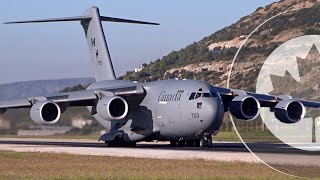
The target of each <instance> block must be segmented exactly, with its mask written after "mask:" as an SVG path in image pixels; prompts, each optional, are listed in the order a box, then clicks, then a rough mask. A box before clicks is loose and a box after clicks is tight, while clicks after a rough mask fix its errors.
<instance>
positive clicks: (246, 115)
mask: <svg viewBox="0 0 320 180" xmlns="http://www.w3.org/2000/svg"><path fill="white" fill-rule="evenodd" d="M259 109H260V103H259V101H258V100H257V99H256V98H255V97H253V96H248V95H247V96H237V97H235V98H234V99H233V100H232V102H231V104H230V112H231V114H232V115H233V116H234V117H236V118H238V119H242V120H251V119H255V118H256V117H257V116H258V115H259Z"/></svg>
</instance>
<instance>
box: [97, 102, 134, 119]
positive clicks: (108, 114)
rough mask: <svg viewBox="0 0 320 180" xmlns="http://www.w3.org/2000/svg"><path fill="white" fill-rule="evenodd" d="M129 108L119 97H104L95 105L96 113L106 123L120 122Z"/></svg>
mask: <svg viewBox="0 0 320 180" xmlns="http://www.w3.org/2000/svg"><path fill="white" fill-rule="evenodd" d="M128 111H129V106H128V103H127V102H126V100H124V99H123V98H122V97H120V96H106V97H104V98H102V99H101V100H100V101H99V102H98V104H97V113H98V114H99V116H101V117H102V118H103V119H105V120H108V121H113V120H121V119H123V118H125V117H126V116H127V114H128Z"/></svg>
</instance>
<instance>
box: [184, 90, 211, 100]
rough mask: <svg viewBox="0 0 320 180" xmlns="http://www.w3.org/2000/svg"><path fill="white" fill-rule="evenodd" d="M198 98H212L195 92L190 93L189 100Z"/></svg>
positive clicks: (208, 94)
mask: <svg viewBox="0 0 320 180" xmlns="http://www.w3.org/2000/svg"><path fill="white" fill-rule="evenodd" d="M200 97H204V98H211V97H212V96H211V94H210V93H196V92H193V93H191V95H190V97H189V100H194V99H198V98H200Z"/></svg>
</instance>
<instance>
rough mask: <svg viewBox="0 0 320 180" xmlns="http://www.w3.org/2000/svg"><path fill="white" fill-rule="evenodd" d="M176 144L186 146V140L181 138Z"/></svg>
mask: <svg viewBox="0 0 320 180" xmlns="http://www.w3.org/2000/svg"><path fill="white" fill-rule="evenodd" d="M178 146H179V147H185V146H186V141H183V140H182V141H179V142H178Z"/></svg>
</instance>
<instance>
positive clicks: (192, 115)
mask: <svg viewBox="0 0 320 180" xmlns="http://www.w3.org/2000/svg"><path fill="white" fill-rule="evenodd" d="M191 117H192V118H194V119H199V118H200V115H199V113H191Z"/></svg>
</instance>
